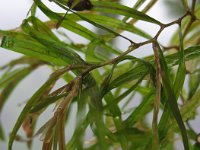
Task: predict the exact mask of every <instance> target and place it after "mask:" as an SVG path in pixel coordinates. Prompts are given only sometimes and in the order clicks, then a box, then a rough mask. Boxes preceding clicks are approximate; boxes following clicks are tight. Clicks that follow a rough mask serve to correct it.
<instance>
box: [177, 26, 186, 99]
mask: <svg viewBox="0 0 200 150" xmlns="http://www.w3.org/2000/svg"><path fill="white" fill-rule="evenodd" d="M179 38H180V55H179V67H178V70H177V74H176V79H175V82H174V93H175V96H176V99H178V97H179V95H180V92H181V90H182V88H183V84H184V80H185V74H186V68H185V59H184V58H185V57H184V49H183V35H182V33H181V26H180V30H179Z"/></svg>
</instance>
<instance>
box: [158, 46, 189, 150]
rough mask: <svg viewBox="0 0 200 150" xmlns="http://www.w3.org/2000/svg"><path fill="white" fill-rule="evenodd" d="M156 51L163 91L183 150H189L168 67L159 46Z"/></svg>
mask: <svg viewBox="0 0 200 150" xmlns="http://www.w3.org/2000/svg"><path fill="white" fill-rule="evenodd" d="M158 50H159V57H160V64H161V69H162V73H161V75H162V80H163V86H164V89H165V90H166V93H167V94H168V103H169V106H170V109H171V111H172V113H173V115H174V118H175V119H176V122H177V124H178V126H179V129H180V131H181V134H182V139H183V145H184V148H185V150H189V145H188V137H187V132H186V129H185V125H184V123H183V120H182V117H181V114H180V111H179V108H178V105H177V101H176V96H175V93H174V90H173V88H172V83H171V79H170V74H169V70H168V66H167V64H166V61H165V58H164V56H163V53H162V50H161V49H160V47H159V46H158Z"/></svg>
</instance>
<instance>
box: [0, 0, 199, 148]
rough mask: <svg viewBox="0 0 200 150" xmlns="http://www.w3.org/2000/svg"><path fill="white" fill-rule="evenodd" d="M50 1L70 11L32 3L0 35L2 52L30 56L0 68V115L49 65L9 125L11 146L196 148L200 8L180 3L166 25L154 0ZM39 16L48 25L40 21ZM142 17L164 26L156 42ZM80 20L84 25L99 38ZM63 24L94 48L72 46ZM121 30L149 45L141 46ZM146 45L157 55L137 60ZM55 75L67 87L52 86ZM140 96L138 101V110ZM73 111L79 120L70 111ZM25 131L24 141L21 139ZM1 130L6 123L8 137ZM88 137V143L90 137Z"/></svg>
mask: <svg viewBox="0 0 200 150" xmlns="http://www.w3.org/2000/svg"><path fill="white" fill-rule="evenodd" d="M51 2H52V3H54V4H55V5H58V6H59V7H61V8H63V9H64V10H65V11H66V12H67V13H66V14H62V13H59V12H54V10H52V9H50V8H49V7H48V6H47V5H45V4H44V3H43V2H42V1H40V0H34V1H33V5H32V7H31V8H30V11H29V15H28V16H27V18H26V19H24V21H23V23H22V24H21V26H20V27H19V28H17V29H14V30H8V31H5V30H0V37H1V38H2V41H1V47H2V48H5V49H7V50H11V51H15V52H18V53H21V54H24V55H23V57H20V58H18V59H15V60H12V61H11V62H9V63H8V64H5V65H3V66H2V65H1V68H0V69H1V70H0V71H1V72H2V75H1V77H0V92H1V93H0V111H2V109H3V107H4V106H5V103H6V101H8V100H9V96H10V95H11V93H12V92H13V90H14V89H15V87H16V86H17V85H18V84H19V85H20V82H21V81H22V80H23V79H25V78H26V77H27V76H28V75H29V74H31V73H32V72H33V71H34V70H36V69H38V68H39V67H41V66H48V67H49V68H51V69H52V74H50V75H49V78H48V79H47V80H46V82H45V83H43V85H42V86H41V87H38V90H37V91H36V92H35V93H34V94H33V95H32V97H30V99H29V100H27V102H26V104H25V106H24V108H23V110H22V111H21V113H20V115H19V117H18V118H17V120H16V123H15V125H13V129H12V130H11V134H10V137H9V142H8V149H9V150H11V149H12V147H14V145H13V143H14V141H15V140H16V141H21V142H25V144H27V146H28V147H29V148H31V146H32V143H33V141H34V139H35V138H37V137H38V136H40V137H41V140H42V144H41V149H43V150H47V149H53V150H56V149H59V150H64V149H67V150H75V149H78V150H81V149H85V150H93V149H94V150H107V149H113V150H114V149H123V150H143V149H148V150H150V149H152V150H158V149H169V150H171V149H173V146H174V144H175V143H176V140H177V137H178V138H179V139H182V142H183V145H184V148H185V150H189V149H200V146H199V145H200V141H198V140H197V137H198V134H199V133H196V132H195V130H194V129H193V128H192V127H191V126H190V121H191V120H193V119H194V118H195V116H197V115H198V114H197V109H198V107H199V105H200V89H199V84H200V68H199V67H200V63H199V62H200V36H199V34H200V33H199V32H200V3H198V2H197V1H196V0H191V1H187V0H180V2H179V3H180V5H183V8H184V14H183V15H182V16H181V17H179V18H177V19H176V20H174V21H172V22H169V23H162V22H161V21H159V20H157V19H155V18H153V17H151V16H149V15H147V12H148V10H149V9H151V8H152V9H153V6H154V5H155V4H156V0H150V1H148V2H147V1H146V2H145V1H144V0H137V2H136V3H135V4H134V3H133V4H132V5H130V6H125V5H123V4H122V3H120V1H118V0H90V1H89V0H74V1H73V0H69V1H68V0H51ZM68 6H69V7H68ZM141 8H142V9H141ZM38 10H40V11H41V12H42V13H44V14H45V15H46V16H47V17H48V18H49V20H48V21H45V22H44V21H42V20H40V18H38V17H37V15H36V13H37V11H38ZM113 16H114V17H113ZM115 16H118V17H115ZM138 21H144V22H146V23H151V24H154V25H155V26H157V27H159V30H158V32H157V33H156V34H155V35H154V36H151V35H150V34H149V33H147V32H145V31H144V30H143V29H142V28H139V27H137V26H136V25H135V24H136V23H137V22H138ZM80 22H87V23H88V24H90V25H92V26H93V27H94V28H95V29H99V30H101V31H103V33H102V34H101V33H99V32H97V31H94V30H93V29H90V28H89V27H88V24H81V23H80ZM174 25H176V26H177V27H178V28H177V30H176V31H175V32H174V33H173V32H171V35H172V38H171V40H170V42H169V44H168V45H164V44H163V43H161V42H159V40H158V38H159V36H160V34H161V33H162V32H163V30H164V29H167V28H168V27H171V26H174ZM92 26H91V27H92ZM57 28H62V29H63V30H64V31H65V30H68V31H71V32H73V33H75V34H77V35H79V36H80V37H82V38H84V39H87V40H88V41H89V42H88V43H86V44H80V43H79V42H80V41H78V40H76V41H73V40H71V39H70V35H66V33H65V32H64V31H63V33H61V32H59V33H56V29H57ZM124 31H126V32H129V33H131V34H135V35H137V36H140V37H142V38H143V39H144V40H143V41H142V42H135V41H134V40H133V39H131V38H130V37H129V36H126V35H125V34H123V33H124ZM59 34H60V35H59ZM60 36H63V37H64V38H65V39H66V40H62V39H61V38H60ZM117 37H118V38H119V37H120V39H123V40H126V41H128V42H129V45H128V46H127V48H126V49H123V50H120V49H118V48H116V46H115V42H113V41H114V40H115V39H116V38H117ZM148 44H150V45H151V47H152V48H151V50H153V54H152V55H150V56H144V57H141V58H138V57H135V56H133V54H132V53H131V52H133V51H136V50H138V48H140V47H142V46H144V45H148ZM186 78H187V80H186ZM59 79H63V80H64V81H65V85H64V86H62V87H59V88H57V89H56V90H55V89H54V86H55V85H56V82H57V81H58V80H59ZM184 83H187V85H186V84H184ZM138 94H139V95H140V96H141V100H140V103H139V105H135V104H134V103H135V100H136V99H137V95H138ZM52 105H54V109H53V113H52V117H51V118H49V119H48V120H47V121H46V123H44V124H43V125H41V127H40V128H39V129H37V128H36V125H37V121H38V120H39V119H40V115H42V114H43V113H44V112H45V111H46V110H47V109H48V108H49V106H52ZM74 107H76V117H74V114H72V108H74ZM151 113H152V114H153V116H152V117H150V119H151V122H152V123H151V124H148V123H147V118H148V117H147V116H149V114H151ZM159 116H160V117H159ZM72 117H73V118H72ZM70 118H72V119H73V120H75V122H76V124H75V125H74V126H75V129H74V130H73V134H72V136H71V137H70V138H66V137H67V134H68V133H67V132H65V131H66V130H65V128H72V127H70V126H69V120H70ZM1 120H3V118H1ZM20 128H22V129H23V131H24V132H25V134H26V137H22V136H21V135H19V134H18V130H19V129H20ZM3 131H4V130H3V121H2V122H1V124H0V138H1V139H2V140H3V139H4V136H5V135H4V133H3ZM89 132H90V133H89ZM88 133H89V134H91V138H90V139H88V138H86V135H88Z"/></svg>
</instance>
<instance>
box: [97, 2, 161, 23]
mask: <svg viewBox="0 0 200 150" xmlns="http://www.w3.org/2000/svg"><path fill="white" fill-rule="evenodd" d="M93 4H94V10H96V11H99V12H105V13H111V14H117V15H119V14H120V15H124V16H127V17H132V18H134V19H137V20H143V21H147V22H151V23H155V24H158V25H160V24H161V23H160V22H159V21H157V20H156V19H154V18H152V17H150V16H148V15H146V14H145V13H142V12H140V11H137V10H135V9H133V8H129V7H127V6H123V5H119V4H117V3H114V2H102V1H101V2H93Z"/></svg>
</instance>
